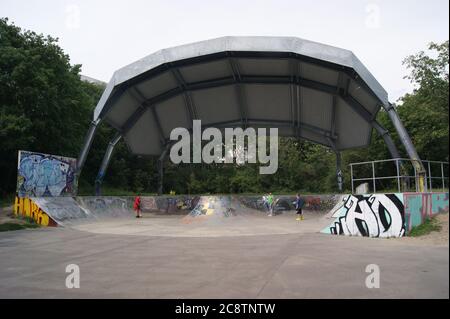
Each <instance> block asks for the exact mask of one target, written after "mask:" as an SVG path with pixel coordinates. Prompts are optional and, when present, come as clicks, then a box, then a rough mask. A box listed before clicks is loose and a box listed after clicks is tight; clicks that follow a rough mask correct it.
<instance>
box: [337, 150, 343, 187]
mask: <svg viewBox="0 0 450 319" xmlns="http://www.w3.org/2000/svg"><path fill="white" fill-rule="evenodd" d="M341 163H342V159H341V152H338V151H336V178H337V184H338V189H339V192H340V193H342V191H343V188H344V176H343V174H342V168H341Z"/></svg>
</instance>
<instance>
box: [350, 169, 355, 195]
mask: <svg viewBox="0 0 450 319" xmlns="http://www.w3.org/2000/svg"><path fill="white" fill-rule="evenodd" d="M350 176H351V180H352V194H354V193H355V191H354V189H353V164H350Z"/></svg>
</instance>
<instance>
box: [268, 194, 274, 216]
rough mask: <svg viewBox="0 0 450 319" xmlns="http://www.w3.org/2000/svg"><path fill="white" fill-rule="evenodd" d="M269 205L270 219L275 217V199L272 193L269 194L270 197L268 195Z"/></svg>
mask: <svg viewBox="0 0 450 319" xmlns="http://www.w3.org/2000/svg"><path fill="white" fill-rule="evenodd" d="M267 204H268V206H269V215H268V216H270V217H272V216H273V204H274V198H273V195H272V193H269V195H267Z"/></svg>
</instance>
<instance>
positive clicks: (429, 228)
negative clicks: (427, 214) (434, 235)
mask: <svg viewBox="0 0 450 319" xmlns="http://www.w3.org/2000/svg"><path fill="white" fill-rule="evenodd" d="M441 228H442V226H441V225H440V224H439V221H438V220H437V219H436V217H433V218H427V219H426V220H425V221H424V222H423V223H422V224H420V225H419V226H415V227H413V228H412V229H411V230H410V232H409V234H408V236H410V237H420V236H423V235H428V234H429V233H431V232H434V231H440V230H441Z"/></svg>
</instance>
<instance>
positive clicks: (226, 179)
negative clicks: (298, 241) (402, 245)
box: [0, 19, 449, 195]
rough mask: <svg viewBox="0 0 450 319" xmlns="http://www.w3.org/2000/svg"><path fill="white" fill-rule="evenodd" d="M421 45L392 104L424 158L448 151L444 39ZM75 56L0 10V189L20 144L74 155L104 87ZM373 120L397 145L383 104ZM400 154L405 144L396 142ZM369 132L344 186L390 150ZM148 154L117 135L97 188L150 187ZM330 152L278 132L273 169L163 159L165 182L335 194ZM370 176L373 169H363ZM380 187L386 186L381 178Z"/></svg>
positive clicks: (190, 188)
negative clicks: (86, 77) (407, 85)
mask: <svg viewBox="0 0 450 319" xmlns="http://www.w3.org/2000/svg"><path fill="white" fill-rule="evenodd" d="M429 51H430V52H429V53H425V52H419V53H418V54H416V55H413V56H410V57H408V58H406V59H405V62H404V63H405V65H406V66H407V67H408V68H409V70H410V74H409V75H408V76H407V77H408V78H409V79H410V80H411V81H412V82H413V83H414V84H415V85H416V89H415V90H414V92H413V93H411V94H407V95H405V96H404V97H403V98H402V100H401V102H402V103H401V104H400V105H398V106H397V110H398V112H399V114H400V117H401V118H402V120H403V122H404V124H405V126H406V128H407V130H408V131H409V133H410V135H411V137H412V139H413V142H414V143H415V145H416V147H417V149H418V152H419V154H420V155H421V157H422V158H424V159H434V160H448V89H449V87H448V54H449V53H448V41H447V42H445V43H443V44H434V43H432V44H430V46H429ZM80 70H81V65H71V64H70V59H69V57H68V56H67V55H66V54H65V53H64V52H63V50H62V49H61V48H60V47H59V46H58V43H57V39H55V38H52V37H49V36H47V37H45V36H43V35H39V34H36V33H34V32H31V31H23V30H21V29H20V28H18V27H16V26H15V25H13V24H11V23H9V21H8V20H7V19H0V172H1V180H2V182H1V183H0V195H4V194H11V193H13V192H14V190H15V185H16V165H17V164H16V163H17V151H18V150H20V149H24V150H30V151H39V152H45V153H50V154H59V155H64V156H72V157H76V156H77V155H78V152H79V150H80V148H81V145H82V143H83V138H84V135H85V133H86V131H87V128H88V126H89V122H90V120H91V117H92V111H93V109H94V107H95V105H96V103H97V101H98V100H99V98H100V96H101V94H102V91H103V89H104V88H103V87H101V86H99V85H95V84H91V83H87V82H83V81H81V80H80ZM377 120H378V121H379V122H380V123H381V124H382V125H383V126H384V127H386V128H387V129H388V130H389V131H390V132H391V135H392V136H393V139H394V140H395V142H396V144H397V145H398V146H400V145H401V143H400V141H399V140H398V137H397V135H396V134H395V130H394V128H393V126H392V124H391V122H390V120H389V118H388V116H387V114H386V112H384V111H383V110H382V111H380V112H379V114H378V117H377ZM113 135H114V130H113V129H112V128H111V127H109V126H107V125H103V124H102V125H100V127H99V128H98V130H97V133H96V137H95V139H94V142H93V145H92V148H91V151H90V153H89V156H88V159H87V161H86V164H85V167H84V170H83V173H82V176H81V180H80V181H79V193H80V194H92V193H93V189H94V187H93V182H94V180H95V177H96V174H97V171H98V168H99V165H100V163H101V161H102V158H103V154H104V152H105V150H106V147H107V145H108V142H109V141H110V139H111V138H112V137H113ZM399 150H400V152H401V153H402V155H403V156H406V154H405V152H404V150H403V149H402V148H401V147H399ZM389 157H390V154H389V152H388V150H387V148H386V146H385V144H384V141H383V139H382V138H381V137H379V136H378V135H377V134H376V133H375V134H373V136H372V142H371V145H370V147H369V148H364V149H354V150H350V151H345V152H343V154H342V169H343V173H344V186H345V187H346V188H347V190H348V189H349V188H350V183H349V180H350V172H349V167H348V164H349V163H351V162H360V161H367V160H375V159H386V158H389ZM156 163H157V159H156V158H140V157H137V156H134V155H132V154H131V153H130V152H129V150H128V148H127V146H126V145H125V143H124V142H123V141H120V142H119V143H118V144H117V146H116V148H115V150H114V155H113V158H112V160H111V163H110V166H109V168H108V172H107V174H106V177H105V182H104V187H103V190H104V191H103V193H104V194H105V195H106V194H111V195H118V194H121V193H122V194H132V193H143V194H149V193H156V191H157V183H158V173H157V166H156ZM335 169H336V168H335V155H334V153H333V152H331V151H330V150H329V149H328V148H326V147H323V146H320V145H317V144H313V143H310V142H306V141H299V140H296V139H293V138H280V143H279V168H278V172H277V173H276V174H274V175H260V174H259V172H258V170H259V164H246V165H236V164H210V165H206V164H180V165H174V164H173V163H171V162H170V161H166V163H165V168H164V171H165V175H164V191H165V192H169V191H170V190H174V191H175V192H176V193H177V194H183V193H191V194H195V193H261V192H273V193H295V192H298V191H300V192H302V193H333V192H336V191H337V189H336V188H337V185H336V177H335ZM362 173H364V175H366V176H370V174H371V172H369V171H368V172H362ZM384 183H386V184H385V185H384V186H385V187H387V188H392V185H389V184H388V182H384Z"/></svg>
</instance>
